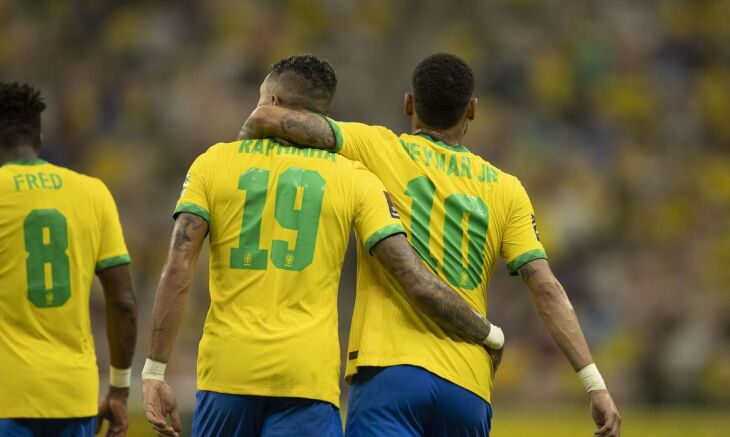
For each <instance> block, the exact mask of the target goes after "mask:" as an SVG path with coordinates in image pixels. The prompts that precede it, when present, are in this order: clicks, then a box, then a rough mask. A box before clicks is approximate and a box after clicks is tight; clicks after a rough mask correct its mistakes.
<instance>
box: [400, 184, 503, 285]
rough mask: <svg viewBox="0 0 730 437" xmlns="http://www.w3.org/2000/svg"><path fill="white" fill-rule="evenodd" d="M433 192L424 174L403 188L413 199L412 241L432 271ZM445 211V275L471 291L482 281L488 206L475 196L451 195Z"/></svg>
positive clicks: (435, 263)
mask: <svg viewBox="0 0 730 437" xmlns="http://www.w3.org/2000/svg"><path fill="white" fill-rule="evenodd" d="M435 192H436V189H435V187H434V185H433V183H431V181H430V180H428V178H427V177H426V176H419V177H417V178H414V179H411V180H410V181H409V182H408V185H407V186H406V191H405V194H406V195H408V196H410V197H412V198H413V204H412V206H411V232H410V234H411V244H413V247H414V248H415V249H416V251H417V252H418V253H419V254H420V255H421V257H422V258H423V259H424V260H425V261H426V263H427V264H428V265H429V266H431V268H432V269H434V270H436V269H437V268H438V260H436V258H435V257H434V256H433V255H432V254H431V248H430V240H431V230H430V226H431V210H432V209H433V202H434V196H435ZM444 210H445V211H446V217H445V221H444V233H443V246H444V259H443V263H442V265H443V272H444V276H445V277H446V279H447V280H448V281H449V283H450V284H451V285H453V286H455V287H459V288H462V289H465V290H473V289H474V288H476V287H477V286H478V285H479V284H481V282H482V271H483V268H484V247H485V245H486V242H487V227H488V225H489V208H487V205H486V204H485V203H484V201H483V200H482V199H480V198H478V197H474V196H470V195H467V194H451V195H450V196H448V197H447V198H446V199H445V200H444ZM465 224H466V230H465V229H464V228H465V226H464V225H465ZM464 236H466V240H467V245H466V254H464V250H463V249H464ZM464 255H466V256H464Z"/></svg>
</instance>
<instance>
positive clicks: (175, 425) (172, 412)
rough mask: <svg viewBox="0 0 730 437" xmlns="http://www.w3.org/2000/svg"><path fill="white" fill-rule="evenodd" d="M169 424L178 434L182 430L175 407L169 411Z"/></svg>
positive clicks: (178, 413)
mask: <svg viewBox="0 0 730 437" xmlns="http://www.w3.org/2000/svg"><path fill="white" fill-rule="evenodd" d="M170 422H171V423H172V427H173V428H174V429H175V431H177V432H180V431H181V430H182V421H181V420H180V412H179V411H178V409H177V405H175V406H174V407H172V410H170Z"/></svg>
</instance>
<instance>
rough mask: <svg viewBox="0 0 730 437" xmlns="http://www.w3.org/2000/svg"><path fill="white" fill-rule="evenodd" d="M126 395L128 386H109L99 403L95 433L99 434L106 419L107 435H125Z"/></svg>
mask: <svg viewBox="0 0 730 437" xmlns="http://www.w3.org/2000/svg"><path fill="white" fill-rule="evenodd" d="M127 397H129V388H119V387H109V392H108V393H107V394H106V397H105V398H104V399H103V400H102V401H101V404H99V415H98V417H97V418H96V431H94V433H95V434H99V432H100V431H101V427H102V425H103V424H104V420H108V421H109V429H108V430H107V432H106V436H107V437H124V436H125V435H127V426H128V423H127Z"/></svg>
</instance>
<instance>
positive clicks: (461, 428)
mask: <svg viewBox="0 0 730 437" xmlns="http://www.w3.org/2000/svg"><path fill="white" fill-rule="evenodd" d="M491 427H492V407H491V406H490V405H489V403H488V402H487V401H485V400H484V399H482V398H480V397H479V396H477V395H475V394H474V393H472V392H470V391H469V390H466V389H464V388H461V387H459V386H458V385H456V384H453V383H451V382H449V381H446V380H445V379H442V378H440V377H438V376H436V375H434V374H433V373H431V372H429V371H428V370H425V369H423V368H420V367H414V366H390V367H360V368H359V369H358V372H357V374H356V375H355V376H354V377H353V380H352V387H351V388H350V402H349V404H348V411H347V424H346V426H345V435H346V436H348V437H365V436H378V437H388V436H393V437H396V436H397V437H404V436H406V437H408V436H413V437H421V436H449V437H458V436H464V437H466V436H489V430H490V429H491Z"/></svg>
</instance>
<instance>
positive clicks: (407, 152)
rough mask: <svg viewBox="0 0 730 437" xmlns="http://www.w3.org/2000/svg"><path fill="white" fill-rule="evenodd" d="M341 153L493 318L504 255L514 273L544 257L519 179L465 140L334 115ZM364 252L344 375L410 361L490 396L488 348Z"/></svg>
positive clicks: (417, 243) (436, 267)
mask: <svg viewBox="0 0 730 437" xmlns="http://www.w3.org/2000/svg"><path fill="white" fill-rule="evenodd" d="M327 120H328V122H329V123H330V125H331V126H332V128H333V131H334V133H335V137H336V140H337V146H336V149H335V151H336V152H338V153H340V154H342V155H344V156H345V157H347V158H350V159H353V160H356V161H360V162H362V163H363V164H365V166H366V167H368V168H369V169H370V170H371V171H372V172H373V173H375V175H376V176H378V177H379V178H380V179H381V180H382V182H383V184H384V185H385V187H386V188H387V189H388V190H389V192H390V193H391V195H392V197H393V201H394V203H395V206H396V208H397V210H398V212H399V213H400V216H401V219H402V221H403V225H404V227H405V228H406V230H407V235H408V239H409V241H410V242H411V244H412V245H413V247H414V248H415V249H416V251H417V252H418V253H419V255H420V256H421V258H422V260H423V262H424V263H425V264H426V265H428V266H429V267H430V268H431V269H432V271H433V272H435V273H436V274H437V275H438V276H439V277H440V278H441V279H443V280H444V281H446V282H447V283H448V284H450V285H451V287H453V288H454V290H455V291H456V292H457V293H458V294H459V295H460V296H461V297H463V298H464V299H465V300H466V301H467V302H468V303H469V305H471V307H472V308H474V309H475V310H476V311H478V312H479V313H480V314H482V315H486V314H487V286H488V283H489V279H490V278H491V276H492V274H493V273H494V268H495V265H496V263H497V259H498V258H499V257H500V256H501V257H502V258H503V259H504V260H505V262H506V263H507V266H508V269H509V272H510V274H513V275H514V274H516V271H517V269H519V267H521V266H522V265H523V264H525V263H527V262H529V261H532V260H535V259H539V258H546V255H545V251H544V249H543V247H542V244H541V243H540V241H539V239H538V237H537V230H536V228H535V222H534V211H533V208H532V205H531V204H530V200H529V198H528V196H527V193H526V192H525V189H524V188H523V187H522V185H521V184H520V182H519V181H518V180H517V178H515V177H514V176H511V175H509V174H507V173H504V172H502V171H501V170H499V169H498V168H496V167H494V166H493V165H492V164H490V163H489V162H486V161H484V160H483V159H482V158H480V157H479V156H477V155H474V154H473V153H471V152H469V150H468V149H467V148H466V147H463V146H457V147H455V146H450V145H448V144H445V143H443V142H441V141H437V140H435V139H433V138H431V137H429V136H426V135H407V134H404V135H400V137H399V136H397V135H395V134H394V133H393V132H391V131H390V130H388V129H386V128H384V127H379V126H368V125H364V124H360V123H339V122H335V121H333V120H331V119H329V118H328V119H327ZM363 255H364V254H363V253H362V251H360V252H359V253H358V270H357V295H356V300H355V311H354V315H353V320H352V328H351V330H350V344H349V353H348V362H347V371H346V376H347V377H351V376H352V375H353V374H355V373H356V372H357V368H358V367H362V366H392V365H399V364H408V365H414V366H419V367H423V368H425V369H426V370H428V371H430V372H432V373H434V374H436V375H438V376H440V377H442V378H444V379H446V380H448V381H451V382H453V383H454V384H457V385H459V386H461V387H463V388H465V389H467V390H469V391H471V392H473V393H475V394H477V395H479V396H480V397H482V398H484V399H485V400H486V401H489V400H490V394H491V389H492V364H491V361H490V360H489V357H488V355H487V353H486V351H485V350H484V349H483V348H482V346H480V345H477V344H473V343H468V342H465V341H459V340H455V339H453V338H452V337H450V336H449V335H447V334H446V332H445V331H444V330H443V329H442V328H441V327H439V326H438V325H437V324H436V323H434V322H433V321H431V320H430V319H429V318H428V317H427V316H426V315H425V314H422V313H421V312H419V311H418V310H417V309H415V308H414V307H413V306H411V305H410V304H409V303H408V301H407V300H406V299H405V295H404V294H403V293H402V292H399V293H394V292H393V290H401V288H400V286H399V284H398V283H397V282H396V280H395V279H394V278H393V277H392V276H390V275H389V274H388V272H387V271H386V270H385V269H383V268H382V267H381V266H380V265H379V264H378V263H376V262H373V260H372V259H371V257H368V256H363Z"/></svg>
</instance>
